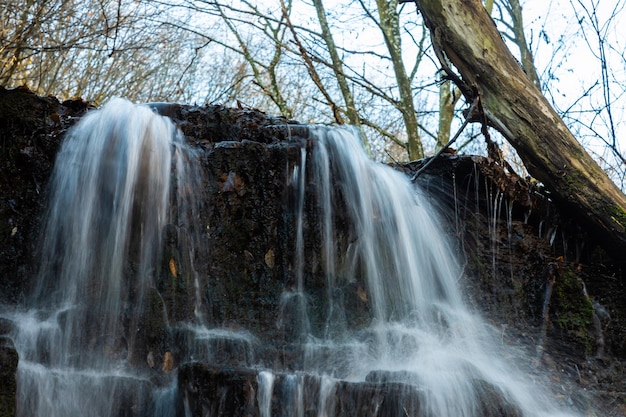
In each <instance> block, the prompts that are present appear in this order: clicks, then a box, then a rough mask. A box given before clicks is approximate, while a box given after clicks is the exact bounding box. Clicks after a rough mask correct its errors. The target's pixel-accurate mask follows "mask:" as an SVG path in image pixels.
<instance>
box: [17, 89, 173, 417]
mask: <svg viewBox="0 0 626 417" xmlns="http://www.w3.org/2000/svg"><path fill="white" fill-rule="evenodd" d="M184 152H185V150H184V149H183V145H182V137H181V135H180V134H179V133H178V132H177V130H176V129H175V127H174V125H173V124H172V123H171V122H170V121H169V120H168V119H167V118H164V117H161V116H158V115H156V114H155V113H154V112H153V111H152V110H151V109H150V108H149V107H147V106H135V105H133V104H131V103H129V102H128V101H126V100H122V99H114V100H111V101H110V102H109V103H108V104H106V105H105V106H104V107H103V108H102V109H101V110H98V111H93V112H91V113H89V114H87V115H86V116H85V117H84V118H83V119H82V120H81V121H80V123H79V124H78V126H76V127H75V128H73V129H72V130H70V132H69V133H68V135H67V137H66V138H65V141H64V143H63V145H62V148H61V150H60V153H59V154H58V157H57V161H56V165H55V169H54V172H53V174H52V178H51V180H50V196H49V198H50V204H49V208H48V211H47V213H46V215H45V218H44V224H43V233H42V240H41V254H40V257H41V263H40V268H39V273H38V276H37V280H36V286H35V291H34V294H33V297H32V305H31V308H30V309H29V310H27V311H23V312H21V313H16V317H14V319H15V321H16V323H17V329H16V331H15V335H14V339H15V345H16V346H17V348H18V351H19V355H20V362H19V367H18V381H19V384H18V391H19V392H18V415H19V416H23V417H27V416H28V417H31V416H46V417H57V416H58V417H67V416H87V415H91V416H115V415H122V414H123V410H128V409H130V408H134V409H135V411H136V413H137V414H140V415H141V414H147V413H157V414H158V413H159V409H160V408H162V407H160V406H159V404H158V403H159V400H158V398H168V397H172V395H171V394H169V392H170V391H171V390H169V391H168V389H166V388H161V389H160V391H159V390H157V391H154V392H153V389H152V384H151V381H150V380H149V378H148V376H147V375H146V374H145V373H143V374H142V373H141V372H137V371H136V370H134V369H131V366H132V367H133V368H141V366H137V364H142V365H143V364H145V362H146V361H148V362H149V361H151V360H152V361H154V360H155V359H154V357H151V356H150V354H148V352H145V347H144V346H140V345H141V344H142V343H141V342H142V341H139V340H138V337H139V336H140V335H141V334H142V333H145V332H146V331H147V329H146V328H147V327H149V325H148V324H147V321H148V320H157V321H158V322H166V321H167V317H163V313H162V310H161V309H158V308H157V309H155V308H153V307H152V305H151V304H154V303H155V302H157V303H158V301H159V300H156V301H155V300H154V298H155V296H154V288H155V287H156V285H157V284H156V276H157V274H158V273H159V271H158V268H157V267H156V265H159V262H160V259H161V255H162V250H163V245H162V242H163V232H164V230H165V229H166V225H167V223H168V216H169V214H170V210H171V208H170V188H171V186H172V185H173V184H171V172H172V167H173V166H174V167H179V169H178V170H179V171H180V170H181V168H180V167H181V164H182V162H181V159H183V153H184ZM155 312H156V317H151V315H153V314H155ZM143 341H145V337H144V339H143ZM151 365H152V366H155V365H154V364H151ZM158 365H160V364H158ZM153 394H154V395H153ZM165 408H167V407H165Z"/></svg>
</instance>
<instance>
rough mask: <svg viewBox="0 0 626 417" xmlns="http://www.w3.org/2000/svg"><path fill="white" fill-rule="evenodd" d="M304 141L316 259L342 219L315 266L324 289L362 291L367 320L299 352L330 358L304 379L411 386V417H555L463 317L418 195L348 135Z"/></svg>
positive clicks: (315, 132)
mask: <svg viewBox="0 0 626 417" xmlns="http://www.w3.org/2000/svg"><path fill="white" fill-rule="evenodd" d="M311 136H312V138H313V139H315V140H314V143H315V145H314V146H313V149H312V150H311V153H312V157H311V159H312V164H313V167H312V170H311V171H312V172H313V173H314V174H313V175H315V178H314V179H313V182H314V183H315V184H317V187H318V190H319V192H318V196H317V198H318V200H319V202H318V206H319V207H320V210H321V213H320V216H321V217H322V218H323V219H324V221H323V225H322V230H321V231H320V233H321V235H322V242H324V244H323V245H324V248H323V251H324V253H326V254H329V253H337V252H338V249H339V248H337V247H336V242H339V241H341V236H339V234H340V233H341V232H340V231H339V229H337V228H336V227H335V226H334V225H332V224H331V223H332V219H334V218H336V214H337V213H335V212H332V210H336V209H337V208H338V207H339V208H340V209H342V210H346V211H347V217H348V218H349V222H350V223H351V229H350V232H349V233H350V234H351V237H350V239H349V240H350V243H349V244H348V248H347V251H346V253H345V255H344V256H341V255H340V256H339V257H335V259H334V261H333V262H329V261H327V262H326V263H325V265H324V266H325V268H326V271H325V273H326V275H327V276H328V277H329V278H328V285H329V286H331V287H332V286H333V285H334V282H336V281H337V280H339V279H340V277H341V279H343V280H347V281H353V282H365V283H366V287H367V288H366V294H365V295H364V297H365V296H366V298H365V299H366V301H367V303H368V304H369V308H370V309H371V312H372V316H373V318H372V322H371V325H370V326H369V327H368V328H367V329H366V330H365V331H360V332H357V333H354V334H352V335H351V336H350V337H349V338H346V336H345V335H344V336H343V338H341V339H338V340H332V339H326V340H319V339H310V340H309V345H310V347H309V349H308V350H307V351H308V352H315V351H316V350H324V351H325V355H326V356H327V357H332V358H333V360H332V361H326V362H324V361H318V360H311V361H309V362H308V363H309V366H310V367H311V369H312V370H314V371H315V372H317V373H319V374H326V375H333V374H334V373H335V372H336V370H337V369H339V368H343V369H347V373H346V375H344V376H343V377H344V378H345V377H347V378H349V379H352V380H357V381H358V380H364V379H367V380H370V381H373V382H377V381H379V382H399V383H403V384H407V385H414V386H417V387H418V389H419V392H420V397H421V399H420V403H421V407H420V415H421V416H433V417H434V416H455V417H461V416H467V417H478V416H483V415H485V414H489V415H496V414H497V413H501V414H506V415H524V416H549V415H561V413H562V412H561V411H559V410H557V409H556V408H555V407H553V406H552V405H551V404H550V403H551V402H553V401H551V400H550V399H549V398H547V396H546V395H545V392H543V391H542V388H541V387H534V386H533V384H532V383H531V382H530V381H527V380H526V379H525V377H524V376H523V375H521V374H520V373H518V371H517V370H515V368H514V366H512V365H510V364H507V363H505V360H504V358H503V357H502V355H503V349H500V348H499V347H498V346H499V341H498V339H497V338H496V337H495V336H494V332H493V331H492V329H491V328H490V327H489V326H487V325H486V324H485V323H484V321H483V320H482V319H481V318H480V317H478V316H477V315H476V314H473V313H472V312H470V311H469V310H468V308H467V307H466V305H465V302H464V300H463V296H462V294H461V292H460V286H459V284H458V282H457V281H458V280H459V279H460V278H461V274H460V270H459V267H458V265H457V263H456V260H455V256H454V255H453V251H452V250H451V249H450V247H449V246H448V243H447V241H446V239H445V238H444V237H443V233H442V232H441V230H440V228H439V226H438V223H439V219H438V218H437V217H436V216H435V215H434V210H433V208H432V207H431V206H430V204H429V202H428V200H427V199H426V198H423V197H422V196H421V191H420V190H419V189H416V187H415V186H414V185H413V184H411V183H410V182H409V180H408V179H407V178H406V177H405V176H404V175H402V174H401V173H399V172H397V171H395V170H393V169H391V168H388V167H386V166H383V165H380V164H376V163H374V162H372V161H370V160H369V159H368V158H367V157H366V155H365V153H364V152H363V150H362V146H361V143H360V141H359V138H358V136H357V134H356V133H355V132H354V131H353V130H351V129H337V128H333V129H328V128H315V129H311ZM331 180H332V183H333V184H335V185H336V186H335V188H334V189H331V186H330V183H329V181H331ZM340 201H341V202H340ZM340 258H341V259H342V261H341V262H339V261H338V259H340ZM337 285H340V283H337ZM329 304H330V303H329ZM330 305H331V306H332V308H337V306H336V305H332V304H330ZM329 318H330V316H329ZM330 324H331V325H332V323H330ZM333 345H334V348H330V347H329V346H333ZM330 352H332V353H330ZM486 398H488V399H486ZM421 413H423V414H421ZM498 415H500V414H498ZM563 415H567V414H563Z"/></svg>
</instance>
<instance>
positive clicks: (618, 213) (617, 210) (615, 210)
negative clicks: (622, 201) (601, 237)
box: [611, 205, 626, 230]
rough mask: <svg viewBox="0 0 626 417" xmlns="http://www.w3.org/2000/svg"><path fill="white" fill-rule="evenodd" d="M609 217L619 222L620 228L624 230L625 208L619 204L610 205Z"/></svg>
mask: <svg viewBox="0 0 626 417" xmlns="http://www.w3.org/2000/svg"><path fill="white" fill-rule="evenodd" d="M611 218H612V219H613V220H615V222H617V223H619V225H620V226H621V227H622V229H624V230H626V210H624V208H623V207H621V206H617V205H615V206H612V207H611Z"/></svg>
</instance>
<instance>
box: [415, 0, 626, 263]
mask: <svg viewBox="0 0 626 417" xmlns="http://www.w3.org/2000/svg"><path fill="white" fill-rule="evenodd" d="M416 3H417V6H418V8H419V9H420V11H421V13H422V16H423V17H424V21H425V22H426V24H427V25H428V27H429V29H430V31H431V37H432V41H433V44H434V46H435V47H436V48H439V49H440V50H441V51H443V52H444V53H445V54H446V55H447V57H448V59H449V60H450V62H452V64H454V66H455V67H456V69H457V70H458V71H459V73H460V75H461V78H462V82H461V83H462V84H464V88H461V89H462V91H463V93H464V94H465V95H466V97H467V96H470V97H467V98H469V99H473V97H471V96H472V95H475V94H478V95H479V96H480V100H481V102H482V105H483V108H484V112H485V116H486V117H487V120H488V122H489V124H491V125H492V126H494V127H495V128H496V129H498V131H500V132H501V133H502V134H503V135H504V137H505V138H506V139H507V140H508V141H509V143H511V145H512V146H513V147H514V148H515V149H516V150H517V152H518V154H519V156H520V157H521V159H522V160H523V162H524V164H525V165H526V168H527V169H528V172H529V173H530V174H531V175H532V176H533V177H535V178H536V179H537V180H539V181H541V182H542V183H543V184H544V185H545V186H546V187H547V189H548V190H550V191H551V192H552V193H553V194H554V198H555V200H557V201H558V202H559V203H561V204H565V206H566V207H569V208H571V209H572V210H574V211H575V212H576V213H578V214H579V215H580V216H581V218H582V219H584V220H585V221H588V222H590V226H592V230H593V231H594V232H596V233H597V234H598V237H600V238H601V239H602V240H603V242H604V243H605V245H604V246H605V247H606V248H608V249H609V250H611V251H613V252H619V251H622V252H623V250H625V249H626V233H625V230H626V196H625V195H624V194H623V193H622V192H621V191H620V190H619V189H618V188H617V186H616V185H615V184H614V183H613V182H612V181H611V179H610V178H609V177H608V176H607V175H606V173H605V172H604V171H602V169H601V168H600V167H599V166H598V164H597V163H596V162H595V161H594V160H593V159H592V158H591V157H590V156H589V154H588V153H587V152H586V151H585V150H584V149H583V147H582V146H581V145H580V144H579V143H578V141H577V140H576V139H575V138H574V136H573V135H572V134H571V132H570V131H569V130H568V128H567V126H565V124H564V123H563V121H562V120H561V118H560V117H559V116H558V114H557V113H556V112H555V111H554V109H553V108H552V107H551V106H550V104H549V103H548V101H547V100H546V99H545V97H544V96H543V95H542V94H541V92H540V91H539V89H538V88H537V87H536V85H535V84H534V83H533V82H532V81H530V80H529V78H528V77H527V76H526V74H525V73H524V71H523V70H522V68H521V67H520V65H519V64H518V62H517V61H516V60H515V58H514V57H513V55H511V53H510V51H509V50H508V49H507V47H506V45H505V44H504V42H503V40H502V37H501V36H500V33H499V32H498V30H497V29H496V26H495V24H494V23H493V21H492V20H491V18H490V16H489V15H488V14H487V11H486V10H485V8H484V6H483V5H482V3H481V1H480V0H462V1H461V0H416Z"/></svg>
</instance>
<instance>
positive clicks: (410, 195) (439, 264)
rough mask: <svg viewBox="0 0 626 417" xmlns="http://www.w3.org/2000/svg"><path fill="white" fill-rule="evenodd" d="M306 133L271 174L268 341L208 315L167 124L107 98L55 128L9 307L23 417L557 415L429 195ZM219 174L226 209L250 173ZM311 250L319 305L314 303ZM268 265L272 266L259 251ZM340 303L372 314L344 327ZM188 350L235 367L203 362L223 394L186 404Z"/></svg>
mask: <svg viewBox="0 0 626 417" xmlns="http://www.w3.org/2000/svg"><path fill="white" fill-rule="evenodd" d="M307 131H308V135H309V137H308V138H307V140H306V141H302V143H300V142H297V141H294V142H292V143H290V144H289V146H291V147H299V149H297V150H298V151H299V153H298V158H297V161H291V162H290V163H289V164H287V165H288V166H287V167H286V168H285V170H286V173H287V175H285V179H284V181H285V189H286V190H290V191H286V192H293V194H294V195H293V196H292V197H293V198H292V199H291V202H292V203H293V204H292V206H291V207H287V206H289V204H288V203H285V212H288V215H285V218H287V219H291V221H292V224H291V228H287V230H289V231H290V232H291V233H292V236H289V237H288V240H289V242H291V243H292V246H293V247H291V248H289V249H290V252H289V253H290V254H292V255H293V259H291V260H290V261H291V262H292V264H290V265H289V266H288V267H285V268H284V271H285V274H286V275H289V276H291V278H292V281H293V282H289V279H287V278H286V279H285V281H284V283H285V285H284V288H282V294H277V295H276V297H275V299H273V300H264V302H265V305H268V306H271V307H274V308H275V311H274V314H275V317H276V322H275V323H274V324H275V327H276V329H278V331H276V333H275V334H279V333H280V331H283V333H285V334H286V333H288V332H292V335H291V337H288V336H285V340H268V339H269V337H267V336H264V335H263V334H255V333H254V332H253V331H252V330H251V329H247V328H246V327H245V326H246V324H249V323H235V324H233V323H229V322H228V320H229V318H226V319H224V318H222V319H221V321H218V320H217V319H215V318H214V317H215V316H218V314H214V310H217V309H218V307H219V302H216V301H215V300H214V298H211V296H212V295H211V296H207V292H209V290H207V289H210V288H211V287H210V285H211V283H210V281H211V280H212V279H213V280H217V279H220V276H219V273H218V272H219V268H216V270H218V272H215V274H214V275H210V274H209V273H208V272H207V273H206V275H202V274H201V273H198V272H197V271H196V268H195V265H194V262H195V260H196V259H197V258H198V253H201V254H203V256H205V254H206V253H208V252H209V251H210V249H211V248H207V247H203V245H202V243H201V242H202V239H201V237H200V236H201V235H202V234H203V233H207V232H206V229H208V228H209V227H210V226H211V225H206V224H205V223H203V221H201V220H200V219H199V217H200V216H199V215H198V212H197V206H198V204H199V203H198V201H197V199H196V198H195V197H196V196H200V195H201V194H202V192H203V191H202V190H201V187H200V185H199V180H198V178H199V177H200V174H199V171H198V167H197V166H196V164H197V162H194V158H195V159H197V158H196V156H195V155H194V153H193V151H191V150H190V149H188V148H187V146H186V145H184V141H183V138H182V134H181V133H180V132H179V131H178V130H177V129H176V127H175V126H174V124H173V123H172V122H171V121H170V120H169V119H168V118H166V117H162V116H160V115H158V114H156V113H155V112H154V111H153V110H152V109H151V108H150V106H145V105H133V104H131V103H129V102H128V101H125V100H122V99H115V100H112V101H110V102H109V103H108V104H106V105H105V106H104V107H103V108H102V109H101V110H98V111H93V112H91V113H89V114H87V115H86V116H85V117H84V118H83V119H82V120H81V121H80V123H79V124H78V125H77V126H75V127H74V128H73V129H72V130H70V132H69V133H68V135H67V137H66V138H65V141H64V143H63V146H62V149H61V151H60V153H59V155H58V159H57V161H56V165H55V169H54V172H53V175H52V178H51V180H50V195H49V198H50V201H49V208H48V210H47V212H46V213H45V217H44V220H43V226H42V238H41V242H40V247H41V249H40V260H41V261H40V269H39V273H38V275H37V277H36V285H35V289H34V293H33V296H32V301H31V303H30V304H29V305H28V306H27V307H25V308H23V309H22V310H20V311H18V312H15V313H12V314H11V315H10V319H11V320H12V322H13V323H15V329H14V331H13V334H12V337H13V340H14V343H15V346H16V348H17V350H18V352H19V356H20V361H19V367H18V391H19V392H18V397H19V398H18V416H20V417H78V416H96V417H109V416H110V417H114V416H142V417H143V416H163V417H166V416H167V417H181V416H182V415H185V416H186V417H192V416H195V415H200V414H201V415H203V416H205V415H206V416H210V417H213V416H217V415H220V416H222V415H229V414H223V413H226V412H227V410H229V406H230V404H228V403H227V399H232V398H236V397H237V392H234V391H235V390H237V389H240V390H242V392H243V394H242V395H243V397H242V398H243V399H242V400H241V402H240V403H237V407H240V408H237V409H238V410H247V411H246V413H248V412H250V413H251V415H255V416H261V417H270V416H274V415H277V414H276V413H278V415H280V416H294V417H303V416H305V415H306V416H310V415H317V416H319V417H332V416H338V417H339V416H342V417H343V416H360V415H377V416H389V417H404V416H412V417H441V416H450V417H479V416H506V417H521V416H526V417H541V416H567V415H572V414H568V413H567V412H566V411H562V410H559V409H558V408H557V407H556V406H555V405H553V404H552V403H553V401H552V400H551V399H550V398H549V396H548V395H547V393H546V391H545V390H544V389H543V388H542V386H541V385H540V384H538V383H535V382H533V381H532V380H531V379H530V378H528V377H527V376H525V375H524V373H523V372H520V371H519V370H517V369H516V367H515V365H514V364H512V363H510V362H511V361H513V360H514V358H516V357H517V356H516V353H515V352H513V351H511V350H509V349H508V348H507V347H506V346H502V345H501V342H500V339H499V338H497V337H496V336H494V332H493V330H492V329H491V327H490V326H489V325H488V324H487V323H486V322H485V320H483V319H482V318H481V317H480V315H479V314H477V313H475V312H472V311H470V310H469V309H468V307H467V305H466V302H465V299H464V295H463V293H462V291H461V286H460V284H459V281H460V280H462V279H463V276H462V271H461V270H460V267H459V265H458V263H457V260H456V257H455V255H454V250H453V249H452V248H451V247H450V244H449V242H448V240H447V239H446V237H445V235H444V233H443V232H442V229H441V227H440V223H441V220H440V219H439V218H438V217H437V215H436V210H435V209H434V208H433V207H432V206H431V204H430V200H429V197H428V196H426V195H424V192H423V191H422V190H420V189H419V187H418V186H416V185H415V184H412V183H411V182H410V181H409V179H408V178H407V177H406V176H405V175H403V174H401V173H399V172H397V171H395V170H393V169H391V168H389V167H387V166H384V165H381V164H378V163H375V162H372V161H371V160H370V159H368V157H367V156H366V154H365V152H364V150H363V149H362V145H361V142H360V140H359V137H358V134H357V131H356V130H354V129H352V128H326V127H310V128H308V130H307ZM238 145H239V144H238ZM228 146H230V145H229V144H226V145H224V146H223V149H236V146H232V147H230V148H228ZM242 146H243V145H242ZM294 165H295V166H294ZM224 169H225V171H224V172H228V174H227V175H225V176H224V177H223V178H222V180H223V182H222V186H221V191H220V192H223V193H226V192H232V191H233V190H234V189H236V188H237V187H239V188H240V189H239V191H241V192H240V193H238V194H237V195H236V196H235V195H234V193H232V194H229V196H230V197H232V201H231V200H229V201H230V202H229V204H230V203H232V204H233V205H236V204H237V200H236V199H238V198H245V192H244V191H245V190H244V189H243V187H244V186H245V181H244V180H243V179H241V178H240V177H239V176H238V173H237V172H235V171H230V169H231V168H230V167H227V168H224ZM233 169H234V168H233ZM217 175H218V174H215V176H216V177H217ZM218 181H219V179H216V181H215V182H216V183H218ZM199 198H200V199H201V197H199ZM289 216H291V217H289ZM308 216H316V219H317V220H315V219H312V218H311V217H308ZM316 225H317V226H319V227H317V226H316ZM234 227H237V225H234ZM312 241H315V242H318V244H317V246H316V245H315V244H310V243H311V242H312ZM244 243H245V242H244ZM276 247H279V245H277V246H276ZM311 248H316V249H318V250H319V253H318V254H316V255H315V257H316V260H317V261H316V263H315V265H316V268H318V269H321V270H322V281H323V287H324V288H323V291H321V292H319V291H318V293H321V297H322V298H325V302H324V305H323V308H321V309H317V308H312V306H311V305H310V300H311V298H310V293H309V291H311V288H310V287H309V286H308V285H309V283H310V280H309V277H310V276H311V274H313V272H312V271H311V270H310V269H311V267H310V265H311V262H309V259H307V256H309V255H311V254H310V252H309V251H310V250H311ZM277 252H278V249H277ZM267 253H270V251H269V250H268V251H267ZM265 256H266V258H265V263H264V264H263V265H262V267H263V268H265V270H267V269H273V268H274V252H273V251H272V252H271V256H270V257H269V258H271V262H268V260H267V259H268V255H265ZM276 256H277V258H278V255H276ZM242 258H243V259H244V260H245V261H246V262H250V263H251V262H253V261H254V260H255V254H252V253H250V252H248V253H246V252H245V251H244V253H243V254H242ZM251 269H252V268H251ZM316 273H317V272H316ZM281 284H282V283H281ZM280 291H281V290H278V292H280ZM268 294H269V293H268ZM272 294H273V293H272ZM348 296H352V298H353V299H356V300H357V301H358V303H360V304H359V305H360V306H361V307H360V308H361V310H362V311H366V312H367V316H368V320H363V321H360V322H359V323H355V322H354V320H353V317H354V314H353V312H352V310H351V308H352V307H350V306H349V305H348V304H349V302H348V301H347V297H348ZM207 300H209V301H207ZM218 301H219V300H218ZM210 302H214V303H215V304H217V306H216V305H210V306H209V305H207V304H209V303H210ZM313 307H315V306H313ZM268 308H269V307H268ZM320 311H321V312H320ZM249 317H250V318H251V319H250V320H254V319H255V316H254V312H250V314H249ZM212 320H213V321H212ZM314 320H321V321H322V322H321V323H313V322H312V321H314ZM165 340H167V343H166V342H165ZM281 343H282V345H281ZM167 349H173V350H175V352H174V353H171V352H170V351H169V350H167ZM268 352H269V353H268ZM272 355H273V356H272ZM268 357H269V359H268ZM294 358H295V359H294ZM195 361H197V362H202V363H203V364H207V363H208V364H209V365H215V364H217V365H216V366H219V365H223V364H225V363H226V364H229V365H233V364H235V365H236V367H235V366H232V367H231V368H228V370H229V371H232V369H236V370H239V371H241V375H240V376H239V377H238V378H239V379H236V381H235V382H234V383H233V382H232V381H231V385H227V384H226V382H224V381H223V378H221V375H223V373H220V372H221V371H222V370H218V371H215V372H214V371H213V370H212V371H211V372H213V374H211V376H212V379H211V380H210V381H211V382H210V383H211V384H215V385H213V386H211V387H210V388H211V389H212V390H213V391H214V393H217V394H216V395H217V397H218V398H213V399H212V401H214V402H215V404H211V403H210V400H208V399H203V400H202V402H201V404H200V405H199V406H198V404H196V403H193V401H194V398H195V397H194V396H195V395H198V392H199V391H201V388H199V387H201V386H203V385H202V384H207V381H206V380H203V381H200V382H198V384H196V385H193V386H192V388H189V386H188V385H185V386H183V385H180V386H179V384H178V376H177V372H178V370H177V369H178V368H179V367H181V368H182V366H184V365H185V363H186V362H188V363H191V362H195ZM288 361H290V362H288ZM273 366H274V367H273ZM189 369H190V368H188V369H187V370H189ZM242 370H243V371H242ZM182 374H183V371H182V370H181V371H180V374H179V375H182ZM224 374H227V372H224ZM249 375H255V377H254V378H251V379H246V378H247V376H249ZM222 382H224V386H221V385H217V384H221V383H222ZM209 391H210V390H209ZM213 391H212V392H213ZM198 410H200V411H198ZM250 410H254V412H252V411H250ZM233 415H236V414H233ZM246 415H247V414H246Z"/></svg>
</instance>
